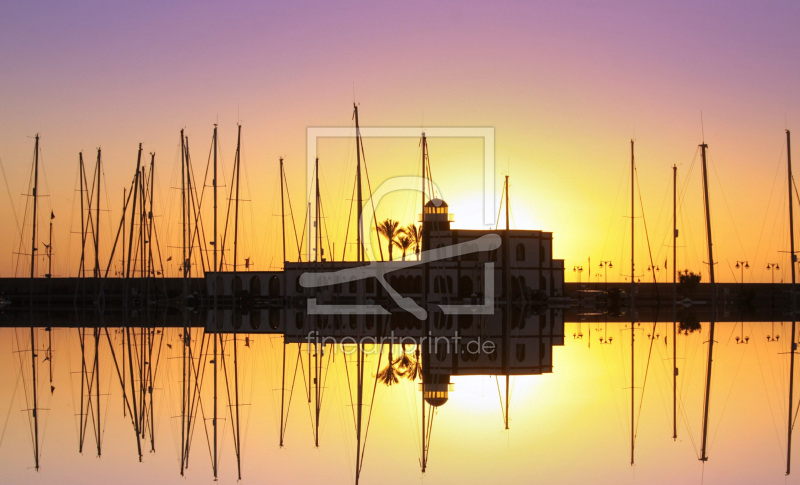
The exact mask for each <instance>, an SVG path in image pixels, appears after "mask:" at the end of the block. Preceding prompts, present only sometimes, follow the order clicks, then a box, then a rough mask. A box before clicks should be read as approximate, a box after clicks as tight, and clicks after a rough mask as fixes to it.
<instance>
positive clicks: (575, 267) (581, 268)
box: [572, 266, 583, 288]
mask: <svg viewBox="0 0 800 485" xmlns="http://www.w3.org/2000/svg"><path fill="white" fill-rule="evenodd" d="M572 271H575V272H576V273H578V288H580V286H581V273H582V272H583V266H573V267H572Z"/></svg>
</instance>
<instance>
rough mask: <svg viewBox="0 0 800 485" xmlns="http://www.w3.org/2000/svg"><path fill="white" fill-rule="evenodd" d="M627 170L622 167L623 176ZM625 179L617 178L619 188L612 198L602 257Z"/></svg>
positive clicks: (625, 166) (625, 165) (626, 167)
mask: <svg viewBox="0 0 800 485" xmlns="http://www.w3.org/2000/svg"><path fill="white" fill-rule="evenodd" d="M627 169H628V166H627V164H624V166H623V173H624V174H627ZM626 178H627V176H622V177H620V178H619V186H618V187H617V195H616V197H615V198H614V206H613V209H612V210H611V217H610V219H609V222H608V225H607V227H608V231H607V232H606V240H605V241H604V242H603V252H602V254H603V255H605V254H606V247H607V246H608V240H609V238H610V237H611V228H612V227H614V224H613V221H614V214H615V213H616V212H617V203H618V202H619V195H620V193H621V192H622V185H623V182H625V179H626Z"/></svg>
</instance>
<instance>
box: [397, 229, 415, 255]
mask: <svg viewBox="0 0 800 485" xmlns="http://www.w3.org/2000/svg"><path fill="white" fill-rule="evenodd" d="M400 230H401V231H403V229H400ZM411 244H413V243H412V242H411V239H410V238H409V237H408V236H406V235H405V231H403V235H401V236H399V237H398V238H397V247H399V248H400V249H402V250H403V261H405V260H406V251H408V248H410V247H411Z"/></svg>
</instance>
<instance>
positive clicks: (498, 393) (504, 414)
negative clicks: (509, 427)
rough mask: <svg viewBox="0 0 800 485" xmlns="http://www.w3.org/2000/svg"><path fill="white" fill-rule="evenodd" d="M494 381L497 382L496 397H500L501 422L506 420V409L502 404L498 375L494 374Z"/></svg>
mask: <svg viewBox="0 0 800 485" xmlns="http://www.w3.org/2000/svg"><path fill="white" fill-rule="evenodd" d="M494 380H495V382H497V397H498V398H499V399H500V402H499V404H500V413H501V414H502V415H503V422H505V420H506V409H505V406H503V393H502V392H501V391H500V378H499V377H498V376H494Z"/></svg>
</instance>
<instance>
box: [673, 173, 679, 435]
mask: <svg viewBox="0 0 800 485" xmlns="http://www.w3.org/2000/svg"><path fill="white" fill-rule="evenodd" d="M677 190H678V166H677V165H673V166H672V439H673V440H676V439H678V360H677V359H678V349H677V346H678V340H677V335H678V332H677V327H678V315H677V313H678V282H677V271H678V267H677V264H678V259H677V258H678V195H677V194H678V192H677Z"/></svg>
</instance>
